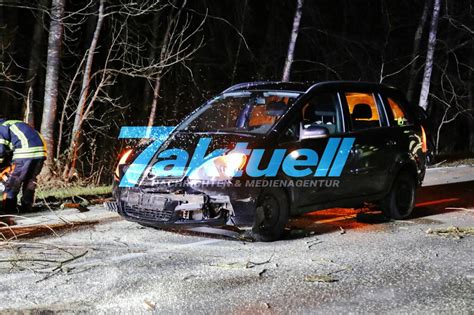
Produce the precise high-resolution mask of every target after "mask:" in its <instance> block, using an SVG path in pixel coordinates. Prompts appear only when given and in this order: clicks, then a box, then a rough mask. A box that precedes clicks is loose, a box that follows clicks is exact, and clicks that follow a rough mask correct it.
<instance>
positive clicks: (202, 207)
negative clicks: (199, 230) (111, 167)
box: [109, 188, 234, 226]
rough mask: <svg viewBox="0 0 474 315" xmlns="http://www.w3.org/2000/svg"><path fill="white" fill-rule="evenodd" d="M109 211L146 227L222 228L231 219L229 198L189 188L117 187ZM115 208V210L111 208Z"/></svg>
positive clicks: (231, 212)
mask: <svg viewBox="0 0 474 315" xmlns="http://www.w3.org/2000/svg"><path fill="white" fill-rule="evenodd" d="M117 190H118V191H116V201H115V203H114V205H109V208H112V210H116V211H117V212H118V213H119V214H120V215H122V216H123V217H125V218H126V219H127V220H130V221H134V222H138V223H141V224H144V225H149V226H186V225H212V226H222V225H226V224H227V223H228V222H229V220H230V218H231V217H232V216H234V209H233V206H232V203H231V201H230V197H229V196H226V195H221V194H216V195H209V194H205V193H202V192H199V191H191V189H176V190H163V189H156V188H155V189H142V188H126V189H123V188H117ZM113 208H115V209H113Z"/></svg>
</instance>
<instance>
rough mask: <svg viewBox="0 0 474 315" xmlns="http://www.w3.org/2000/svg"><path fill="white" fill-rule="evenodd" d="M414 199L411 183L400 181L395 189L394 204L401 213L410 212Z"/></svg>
mask: <svg viewBox="0 0 474 315" xmlns="http://www.w3.org/2000/svg"><path fill="white" fill-rule="evenodd" d="M413 199H414V192H413V185H412V184H411V183H409V182H405V181H403V182H400V183H399V184H398V186H397V189H396V191H395V204H396V206H397V209H398V211H399V212H400V214H402V215H406V214H408V213H409V212H410V210H411V208H412V205H413Z"/></svg>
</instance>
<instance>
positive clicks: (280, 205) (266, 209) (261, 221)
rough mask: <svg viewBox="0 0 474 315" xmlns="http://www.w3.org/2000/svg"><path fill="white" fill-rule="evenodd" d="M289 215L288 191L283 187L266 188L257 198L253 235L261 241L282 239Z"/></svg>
mask: <svg viewBox="0 0 474 315" xmlns="http://www.w3.org/2000/svg"><path fill="white" fill-rule="evenodd" d="M288 217H289V204H288V198H287V197H286V192H285V191H284V190H282V189H271V190H264V191H263V192H262V193H261V194H260V196H259V198H258V200H257V206H256V211H255V222H254V225H253V227H252V237H253V238H254V239H255V240H256V241H260V242H271V241H276V240H278V239H280V238H281V236H282V234H283V231H284V229H285V226H286V223H287V222H288Z"/></svg>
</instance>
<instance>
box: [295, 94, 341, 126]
mask: <svg viewBox="0 0 474 315" xmlns="http://www.w3.org/2000/svg"><path fill="white" fill-rule="evenodd" d="M301 118H302V119H301V125H302V127H303V129H305V128H308V127H310V126H319V127H324V128H326V129H327V130H328V131H329V134H334V133H339V132H342V116H341V107H340V104H339V99H338V98H337V95H336V94H333V93H320V94H317V95H315V96H314V97H312V98H311V99H310V100H309V101H308V102H307V103H306V104H305V105H304V106H303V107H302V110H301Z"/></svg>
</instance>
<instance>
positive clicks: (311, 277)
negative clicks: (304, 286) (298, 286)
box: [304, 274, 339, 283]
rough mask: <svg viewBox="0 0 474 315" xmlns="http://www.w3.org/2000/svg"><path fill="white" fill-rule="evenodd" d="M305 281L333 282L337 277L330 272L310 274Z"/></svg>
mask: <svg viewBox="0 0 474 315" xmlns="http://www.w3.org/2000/svg"><path fill="white" fill-rule="evenodd" d="M304 281H306V282H325V283H331V282H337V281H339V280H337V279H336V278H334V277H333V276H331V275H330V274H327V275H308V276H305V277H304Z"/></svg>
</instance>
